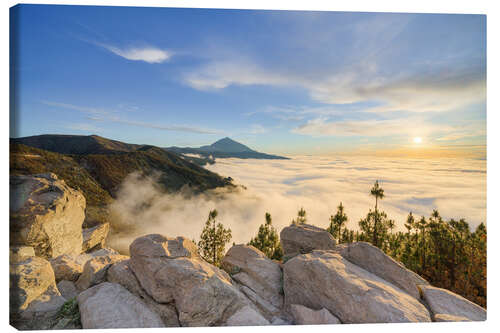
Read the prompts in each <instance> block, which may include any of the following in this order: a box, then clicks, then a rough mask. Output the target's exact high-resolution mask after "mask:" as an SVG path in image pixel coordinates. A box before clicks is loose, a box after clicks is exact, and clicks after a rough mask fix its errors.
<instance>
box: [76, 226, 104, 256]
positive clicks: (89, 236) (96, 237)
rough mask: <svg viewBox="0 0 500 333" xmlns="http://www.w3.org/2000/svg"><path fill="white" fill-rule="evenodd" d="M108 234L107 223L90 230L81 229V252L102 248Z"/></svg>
mask: <svg viewBox="0 0 500 333" xmlns="http://www.w3.org/2000/svg"><path fill="white" fill-rule="evenodd" d="M108 233H109V223H103V224H100V225H96V226H95V227H92V228H87V229H83V231H82V237H83V243H82V251H83V252H87V251H92V250H98V249H101V248H103V247H104V245H105V242H106V237H108Z"/></svg>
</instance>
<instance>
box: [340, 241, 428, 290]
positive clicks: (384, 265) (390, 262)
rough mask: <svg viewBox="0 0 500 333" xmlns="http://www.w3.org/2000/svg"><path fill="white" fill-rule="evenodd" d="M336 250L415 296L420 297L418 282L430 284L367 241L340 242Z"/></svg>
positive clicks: (354, 262)
mask: <svg viewBox="0 0 500 333" xmlns="http://www.w3.org/2000/svg"><path fill="white" fill-rule="evenodd" d="M335 251H336V252H338V253H339V254H340V255H341V256H342V257H344V258H345V259H347V260H349V261H350V262H352V263H353V264H355V265H357V266H359V267H361V268H363V269H365V270H367V271H368V272H370V273H373V274H375V275H377V276H379V277H380V278H382V279H384V280H386V281H388V282H390V283H392V284H394V285H395V286H397V287H399V288H400V289H402V290H404V291H406V292H407V293H408V294H410V295H411V296H413V297H415V298H420V292H419V290H418V288H417V285H418V284H428V282H427V281H425V280H424V279H423V278H421V277H420V276H419V275H418V274H416V273H414V272H412V271H410V270H409V269H407V268H406V267H404V266H403V265H402V264H401V263H399V262H397V261H395V260H394V259H392V258H391V257H389V256H388V255H386V254H385V253H384V252H383V251H382V250H380V249H379V248H378V247H375V246H373V245H371V244H369V243H366V242H355V243H350V244H340V245H337V246H336V247H335Z"/></svg>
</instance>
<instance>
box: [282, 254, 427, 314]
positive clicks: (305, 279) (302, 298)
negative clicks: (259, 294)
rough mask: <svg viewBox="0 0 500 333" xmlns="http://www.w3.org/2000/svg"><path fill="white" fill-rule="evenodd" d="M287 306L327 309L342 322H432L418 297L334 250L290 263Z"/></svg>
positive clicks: (287, 266)
mask: <svg viewBox="0 0 500 333" xmlns="http://www.w3.org/2000/svg"><path fill="white" fill-rule="evenodd" d="M283 275H284V290H285V305H288V306H290V305H292V304H299V305H303V306H306V307H308V308H311V309H321V308H326V309H327V310H329V311H330V312H331V313H332V314H333V315H334V316H336V317H337V318H339V319H340V321H341V322H342V323H392V322H426V321H430V320H431V318H430V314H429V312H428V311H427V309H426V308H425V307H424V306H423V305H422V304H421V303H420V302H419V301H417V300H416V299H415V298H413V297H411V296H410V295H408V294H407V293H405V292H403V291H402V290H401V289H399V288H398V287H396V286H394V285H392V284H391V283H389V282H387V281H384V280H383V279H381V278H379V277H378V276H376V275H374V274H372V273H370V272H368V271H366V270H364V269H362V268H360V267H358V266H356V265H354V264H352V263H351V262H349V261H347V260H346V259H344V258H343V257H342V256H341V255H340V254H338V253H333V252H331V251H313V252H312V253H310V254H303V255H299V256H296V257H294V258H292V259H290V260H289V261H287V262H286V264H285V265H284V269H283Z"/></svg>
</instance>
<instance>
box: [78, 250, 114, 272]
mask: <svg viewBox="0 0 500 333" xmlns="http://www.w3.org/2000/svg"><path fill="white" fill-rule="evenodd" d="M119 254H120V253H118V252H117V251H116V250H114V249H112V248H109V247H106V248H102V249H99V250H95V251H92V252H87V253H82V254H79V255H77V256H73V258H74V260H75V262H76V263H77V264H79V265H81V266H82V267H83V266H84V265H85V263H86V262H87V261H89V260H90V259H94V258H97V257H103V256H104V257H105V256H112V255H119Z"/></svg>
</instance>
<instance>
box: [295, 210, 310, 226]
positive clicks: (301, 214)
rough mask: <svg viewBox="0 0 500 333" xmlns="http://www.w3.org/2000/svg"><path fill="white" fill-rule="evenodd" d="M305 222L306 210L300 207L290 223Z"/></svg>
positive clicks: (298, 223)
mask: <svg viewBox="0 0 500 333" xmlns="http://www.w3.org/2000/svg"><path fill="white" fill-rule="evenodd" d="M306 222H307V218H306V211H305V210H304V207H301V208H300V210H299V211H298V212H297V218H296V219H294V220H292V224H294V225H300V224H305V223H306Z"/></svg>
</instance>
